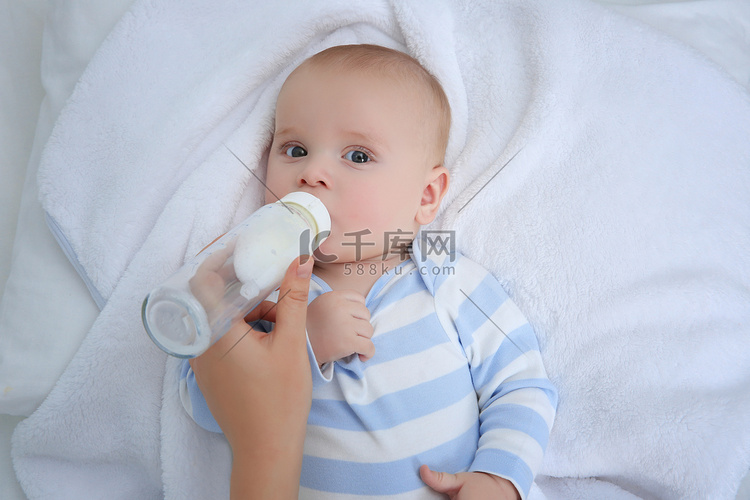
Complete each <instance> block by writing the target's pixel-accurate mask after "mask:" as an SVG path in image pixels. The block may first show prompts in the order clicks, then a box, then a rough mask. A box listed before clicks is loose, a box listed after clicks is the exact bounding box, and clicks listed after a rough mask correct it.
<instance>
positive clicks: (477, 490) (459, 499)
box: [419, 465, 521, 500]
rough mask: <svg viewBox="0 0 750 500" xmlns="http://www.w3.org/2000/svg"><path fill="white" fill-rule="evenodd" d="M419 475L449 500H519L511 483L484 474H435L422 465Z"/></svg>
mask: <svg viewBox="0 0 750 500" xmlns="http://www.w3.org/2000/svg"><path fill="white" fill-rule="evenodd" d="M419 475H420V476H421V477H422V481H424V482H425V484H426V485H427V486H429V487H430V488H432V489H433V490H435V491H437V492H438V493H445V494H446V495H448V497H449V498H450V499H451V500H473V499H478V500H482V499H485V498H498V499H503V500H506V499H507V500H520V498H521V496H520V495H519V494H518V491H516V488H515V486H513V483H511V482H510V481H508V480H507V479H503V478H501V477H498V476H493V475H492V474H485V473H484V472H459V473H458V474H449V473H447V472H435V471H432V470H430V468H429V467H427V466H426V465H423V466H422V467H420V468H419Z"/></svg>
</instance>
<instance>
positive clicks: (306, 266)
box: [297, 255, 313, 278]
mask: <svg viewBox="0 0 750 500" xmlns="http://www.w3.org/2000/svg"><path fill="white" fill-rule="evenodd" d="M312 268H313V262H312V259H311V258H310V256H309V255H302V256H301V257H300V258H299V266H297V276H298V277H300V278H309V277H310V276H311V275H312Z"/></svg>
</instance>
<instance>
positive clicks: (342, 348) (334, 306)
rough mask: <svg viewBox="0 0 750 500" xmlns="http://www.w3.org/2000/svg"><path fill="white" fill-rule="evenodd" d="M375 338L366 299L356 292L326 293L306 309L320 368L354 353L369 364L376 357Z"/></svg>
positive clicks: (310, 333)
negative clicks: (373, 340)
mask: <svg viewBox="0 0 750 500" xmlns="http://www.w3.org/2000/svg"><path fill="white" fill-rule="evenodd" d="M372 334H373V328H372V325H371V324H370V311H369V310H368V309H367V307H366V306H365V298H364V297H363V296H362V295H361V294H359V293H357V292H355V291H354V290H336V291H333V292H328V293H324V294H323V295H321V296H319V297H317V298H316V299H315V300H313V301H312V302H311V303H310V305H309V306H308V308H307V336H308V338H309V339H310V345H312V349H313V352H314V353H315V359H317V361H318V364H320V365H323V364H325V363H328V362H330V361H337V360H339V359H341V358H344V357H346V356H349V355H350V354H354V353H357V354H359V357H360V359H361V360H362V361H367V360H368V359H370V358H371V357H372V356H373V355H374V354H375V346H374V345H373V343H372V340H370V339H371V338H372Z"/></svg>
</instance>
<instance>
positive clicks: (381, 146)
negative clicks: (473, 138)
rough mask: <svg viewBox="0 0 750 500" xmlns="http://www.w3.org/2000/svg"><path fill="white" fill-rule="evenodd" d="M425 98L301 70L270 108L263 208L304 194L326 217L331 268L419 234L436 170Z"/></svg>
mask: <svg viewBox="0 0 750 500" xmlns="http://www.w3.org/2000/svg"><path fill="white" fill-rule="evenodd" d="M423 102H424V100H423V99H422V98H420V96H419V93H418V92H417V91H416V90H415V89H409V88H408V87H407V86H406V85H405V84H403V83H398V84H397V83H394V82H393V81H392V80H390V79H388V78H386V77H381V76H374V75H371V74H367V73H365V74H363V73H361V72H360V73H358V72H355V71H352V72H350V73H348V72H346V71H344V70H342V69H331V68H327V67H318V66H310V65H308V66H306V67H304V68H301V69H299V70H298V71H296V72H295V73H293V74H292V75H291V76H290V78H289V79H288V80H287V82H286V83H285V85H284V88H283V89H282V91H281V94H280V95H279V99H278V103H277V109H276V130H275V134H274V138H273V143H272V145H271V151H270V155H269V159H268V173H267V178H266V183H267V185H268V188H269V189H270V191H271V192H272V193H273V194H271V193H269V191H266V202H267V203H270V202H273V201H276V196H278V197H283V196H284V195H286V194H287V193H289V192H292V191H306V192H309V193H311V194H313V195H315V196H317V197H318V198H320V200H321V201H322V202H323V203H324V204H325V206H326V207H327V208H328V211H329V212H330V214H331V236H330V237H329V238H328V239H327V240H326V241H325V242H324V243H323V245H322V246H321V249H320V250H321V252H322V253H323V254H325V255H328V256H336V258H337V259H336V262H354V261H355V260H366V259H370V260H378V259H382V257H383V255H384V252H385V253H387V249H388V248H390V245H391V244H392V243H394V239H400V240H401V241H403V238H408V239H412V238H413V237H414V236H415V234H416V231H417V230H418V228H419V223H418V221H417V219H416V217H417V213H418V210H419V207H420V204H421V200H422V195H423V191H424V188H425V185H426V183H427V177H428V173H429V172H430V170H432V167H434V165H430V164H429V159H430V155H429V154H428V151H429V150H430V148H429V146H430V143H429V142H428V141H429V139H430V137H428V135H429V134H428V131H429V130H431V128H430V127H429V126H428V125H427V124H426V120H428V115H427V112H426V110H425V109H424V104H423ZM274 195H275V196H274ZM399 232H400V236H394V235H396V234H397V233H399ZM390 256H393V255H392V254H391V255H390ZM357 257H359V259H357Z"/></svg>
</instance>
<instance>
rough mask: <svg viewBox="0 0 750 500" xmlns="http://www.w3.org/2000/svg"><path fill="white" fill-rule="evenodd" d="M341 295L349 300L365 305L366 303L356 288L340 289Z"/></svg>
mask: <svg viewBox="0 0 750 500" xmlns="http://www.w3.org/2000/svg"><path fill="white" fill-rule="evenodd" d="M341 295H342V297H344V298H345V299H346V300H350V301H352V302H357V303H359V304H362V305H365V303H366V300H365V297H364V295H362V294H361V293H359V292H357V291H356V290H341Z"/></svg>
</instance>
